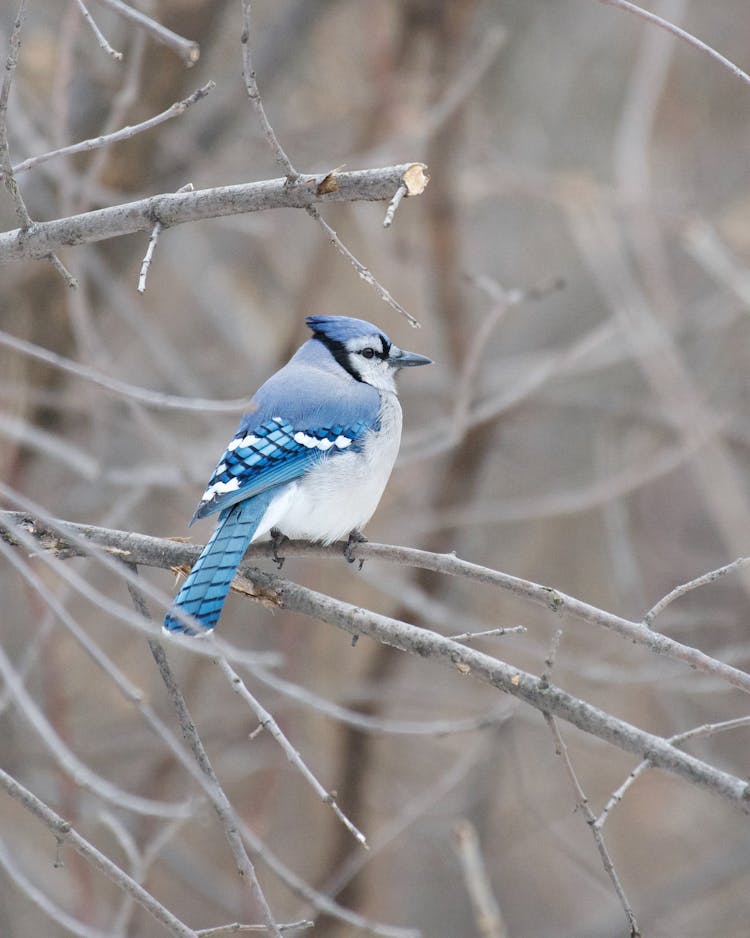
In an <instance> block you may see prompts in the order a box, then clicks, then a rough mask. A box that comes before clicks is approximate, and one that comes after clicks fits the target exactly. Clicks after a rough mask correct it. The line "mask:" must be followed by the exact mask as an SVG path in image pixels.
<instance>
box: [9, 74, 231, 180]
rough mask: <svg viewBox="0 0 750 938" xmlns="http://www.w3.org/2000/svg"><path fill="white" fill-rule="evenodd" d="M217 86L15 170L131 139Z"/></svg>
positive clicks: (211, 84)
mask: <svg viewBox="0 0 750 938" xmlns="http://www.w3.org/2000/svg"><path fill="white" fill-rule="evenodd" d="M215 87H216V83H215V82H213V81H209V82H206V84H205V85H203V86H202V87H201V88H198V89H197V90H196V91H194V92H193V93H192V94H191V95H188V97H187V98H183V100H182V101H176V102H175V103H174V104H172V105H170V107H168V108H167V109H166V110H165V111H162V112H161V113H160V114H156V115H155V116H154V117H149V118H148V120H145V121H141V122H140V123H139V124H133V126H132V127H130V126H128V127H122V128H121V129H120V130H115V131H113V132H112V133H109V134H102V135H101V136H99V137H90V138H89V139H88V140H81V141H80V142H79V143H71V144H70V146H67V147H60V149H59V150H50V151H49V152H48V153H40V154H39V156H30V157H29V158H28V159H27V160H23V162H21V163H16V165H15V166H14V167H13V172H14V173H22V172H25V171H26V170H28V169H34V168H35V167H36V166H39V165H40V164H42V163H46V162H47V161H48V160H53V159H57V157H60V156H72V155H73V154H74V153H89V152H91V151H92V150H100V149H101V148H102V147H107V146H109V145H110V144H112V143H119V142H120V141H121V140H130V138H131V137H135V136H136V134H140V133H143V131H144V130H151V129H152V128H153V127H158V126H159V124H163V123H164V122H165V121H168V120H172V118H173V117H179V116H180V115H181V114H184V113H185V111H187V109H188V108H189V107H190V106H191V105H192V104H195V103H196V101H200V100H201V99H202V98H205V97H206V95H207V94H208V93H209V92H210V91H212V90H213V89H214V88H215ZM178 191H182V190H178Z"/></svg>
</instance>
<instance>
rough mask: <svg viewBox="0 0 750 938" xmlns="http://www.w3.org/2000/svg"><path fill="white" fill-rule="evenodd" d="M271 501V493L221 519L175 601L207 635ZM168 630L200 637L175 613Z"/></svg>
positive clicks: (167, 621)
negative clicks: (196, 621)
mask: <svg viewBox="0 0 750 938" xmlns="http://www.w3.org/2000/svg"><path fill="white" fill-rule="evenodd" d="M271 497H272V496H271V494H270V493H264V494H263V495H260V496H256V497H254V498H250V499H247V500H246V501H242V502H239V503H238V504H236V505H233V506H232V507H231V508H228V509H226V510H225V511H223V512H222V513H221V514H220V515H219V523H218V524H217V525H216V530H215V531H214V533H213V534H212V535H211V540H210V541H209V542H208V544H206V546H205V547H204V549H203V553H202V554H201V555H200V557H199V558H198V559H197V560H196V561H195V565H194V566H193V569H192V570H191V571H190V575H189V576H188V578H187V579H186V580H185V582H184V583H183V584H182V589H181V590H180V592H179V593H178V594H177V596H176V597H175V600H174V603H173V605H174V606H179V607H180V609H182V610H183V611H184V612H187V613H189V614H190V615H191V616H193V617H194V618H196V619H197V620H198V621H199V622H200V624H201V626H202V627H203V628H204V629H205V630H206V631H207V632H208V631H211V630H212V629H213V628H214V626H215V625H216V623H217V622H218V620H219V616H220V615H221V610H222V608H223V607H224V600H225V599H226V598H227V593H228V592H229V587H230V586H231V585H232V580H233V579H234V575H235V573H236V572H237V567H238V566H239V565H240V561H241V560H242V558H243V556H244V554H245V551H246V550H247V548H248V545H249V544H250V541H251V540H252V537H253V535H254V534H255V532H256V530H257V528H258V524H259V523H260V520H261V518H262V517H263V515H264V514H265V511H266V508H267V507H268V504H269V502H270V501H271ZM164 628H165V629H166V630H167V631H168V632H184V633H185V634H187V635H194V634H198V633H196V631H195V630H191V629H190V627H189V626H188V625H187V624H185V623H183V622H181V621H180V620H179V619H178V618H177V617H176V616H174V615H172V614H171V613H168V614H167V616H166V618H165V619H164Z"/></svg>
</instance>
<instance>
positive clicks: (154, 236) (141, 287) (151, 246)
mask: <svg viewBox="0 0 750 938" xmlns="http://www.w3.org/2000/svg"><path fill="white" fill-rule="evenodd" d="M194 189H195V186H194V185H193V184H192V182H187V183H185V185H184V186H180V188H179V189H178V190H177V191H178V192H193V190H194ZM161 230H162V225H161V222H160V221H158V219H157V221H156V222H155V224H154V227H153V230H152V232H151V236H150V237H149V239H148V247H147V248H146V254H145V255H144V258H143V263H142V264H141V273H140V276H139V277H138V292H139V293H145V292H146V277H148V271H149V268H150V267H151V261H152V260H153V257H154V250H155V249H156V242H157V241H158V240H159V235H160V234H161Z"/></svg>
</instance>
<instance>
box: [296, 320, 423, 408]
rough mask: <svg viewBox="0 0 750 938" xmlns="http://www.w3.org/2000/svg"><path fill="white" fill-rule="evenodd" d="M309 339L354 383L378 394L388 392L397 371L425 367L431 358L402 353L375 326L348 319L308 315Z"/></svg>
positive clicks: (392, 385)
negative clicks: (365, 386)
mask: <svg viewBox="0 0 750 938" xmlns="http://www.w3.org/2000/svg"><path fill="white" fill-rule="evenodd" d="M305 322H306V323H307V325H308V326H309V327H310V328H311V329H312V331H313V336H314V338H315V339H317V340H318V341H320V342H322V343H323V345H325V346H326V348H327V349H328V351H329V352H330V353H331V355H333V357H334V358H335V359H336V361H337V362H338V363H339V365H341V367H342V368H344V369H345V370H346V371H347V372H348V373H349V374H350V375H351V376H352V377H353V378H354V379H355V380H357V381H362V382H363V383H364V384H370V385H372V387H374V388H377V389H378V390H379V391H392V390H393V389H394V387H395V384H394V380H393V379H394V377H395V374H396V372H397V371H398V370H399V369H400V368H411V367H414V366H415V365H429V364H431V361H432V360H431V359H429V358H427V356H426V355H418V354H417V353H416V352H405V351H404V350H403V349H400V348H398V346H396V345H394V344H393V343H392V342H391V340H390V339H389V338H388V336H387V335H386V334H385V333H384V332H381V330H380V329H378V327H377V326H373V324H372V323H371V322H365V320H364V319H352V318H351V317H349V316H308V317H307V319H305Z"/></svg>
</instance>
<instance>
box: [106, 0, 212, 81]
mask: <svg viewBox="0 0 750 938" xmlns="http://www.w3.org/2000/svg"><path fill="white" fill-rule="evenodd" d="M98 2H99V3H100V4H101V5H102V6H105V7H109V9H110V10H114V11H115V13H117V14H119V15H120V16H122V17H123V18H124V19H126V20H129V21H130V22H131V23H135V24H136V25H137V26H140V27H141V28H142V29H146V30H148V32H149V34H150V35H151V36H152V37H153V38H154V39H156V41H157V42H161V43H162V44H163V45H165V46H168V47H169V48H170V49H172V50H173V51H174V52H176V53H177V55H179V57H180V58H181V59H182V61H183V62H184V63H185V65H187V67H188V68H190V67H191V66H192V65H195V63H196V62H197V61H198V59H199V58H200V54H201V52H200V46H199V45H198V43H197V42H193V41H192V39H185V38H184V37H183V36H180V35H178V34H177V33H175V32H172V30H171V29H167V27H166V26H162V24H161V23H157V22H156V20H152V19H151V17H150V16H146V14H145V13H141V11H140V10H135V9H133V7H131V6H128V4H127V3H123V2H122V0H98Z"/></svg>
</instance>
